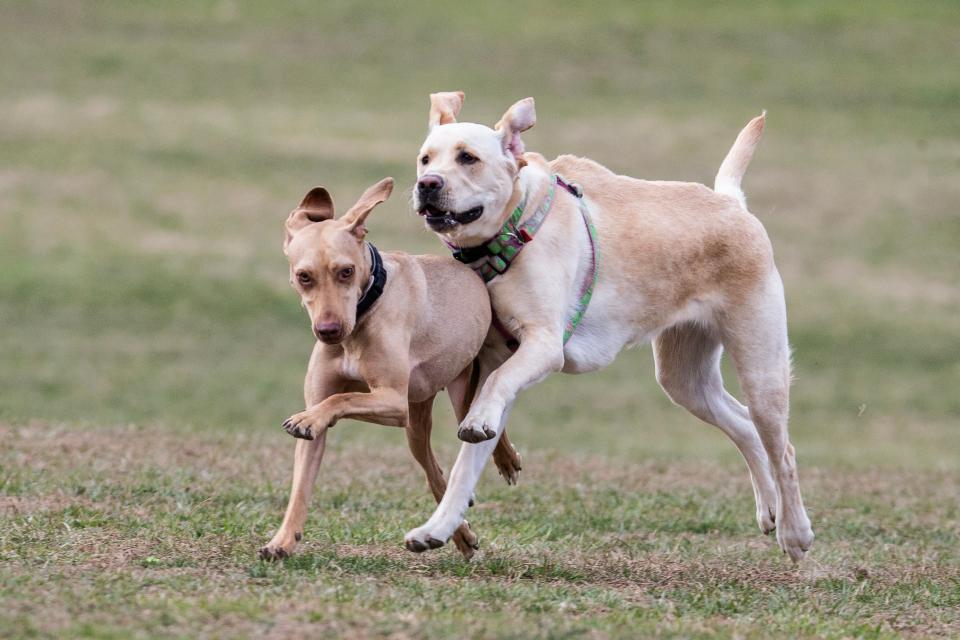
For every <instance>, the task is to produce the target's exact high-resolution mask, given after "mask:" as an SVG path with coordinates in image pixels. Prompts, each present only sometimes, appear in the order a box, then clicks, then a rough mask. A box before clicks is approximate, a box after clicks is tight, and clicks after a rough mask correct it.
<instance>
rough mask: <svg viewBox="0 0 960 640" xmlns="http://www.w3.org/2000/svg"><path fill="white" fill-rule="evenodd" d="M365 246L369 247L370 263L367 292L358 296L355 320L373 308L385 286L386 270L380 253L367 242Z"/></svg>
mask: <svg viewBox="0 0 960 640" xmlns="http://www.w3.org/2000/svg"><path fill="white" fill-rule="evenodd" d="M367 246H368V247H370V262H371V263H372V264H371V267H370V283H369V284H368V285H367V290H366V291H364V292H363V295H362V296H360V299H359V300H358V301H357V318H360V316H362V315H363V314H364V313H366V312H367V310H368V309H369V308H370V307H372V306H373V303H374V302H376V301H377V300H378V299H379V298H380V295H381V294H382V293H383V288H384V287H385V286H386V284H387V270H386V269H384V268H383V258H381V257H380V252H379V251H377V248H376V247H375V246H373V243H370V242H368V243H367Z"/></svg>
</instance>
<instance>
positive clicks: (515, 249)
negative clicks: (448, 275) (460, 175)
mask: <svg viewBox="0 0 960 640" xmlns="http://www.w3.org/2000/svg"><path fill="white" fill-rule="evenodd" d="M558 185H559V186H560V187H561V188H563V189H564V190H566V191H567V192H569V193H570V194H571V195H572V196H574V197H575V198H576V199H577V207H578V208H579V209H580V216H581V217H582V218H583V223H584V225H585V227H586V229H587V235H588V237H589V239H590V270H589V273H588V276H587V279H586V280H585V281H584V283H583V285H582V286H581V288H580V296H579V298H578V300H577V306H576V309H575V310H574V312H573V313H572V314H571V315H570V317H569V318H567V322H566V325H565V327H564V332H563V343H564V344H566V343H567V342H568V341H569V340H570V338H571V337H572V336H573V332H574V331H576V329H577V326H578V325H579V324H580V322H581V320H583V314H584V313H586V310H587V307H588V306H589V304H590V299H591V298H592V297H593V289H594V287H595V286H596V284H597V278H598V277H599V273H600V269H599V251H598V250H597V231H596V228H595V226H594V224H593V218H592V216H591V215H590V209H589V207H588V206H587V203H586V202H585V201H584V199H583V189H581V188H580V186H579V185H577V184H575V183H571V182H567V181H566V180H564V179H563V178H562V177H560V176H559V175H556V174H554V175H551V176H550V184H549V185H548V188H547V196H546V197H545V198H544V200H543V202H542V203H541V204H540V206H539V207H537V210H536V211H535V212H534V213H533V215H532V216H530V217H529V218H528V219H527V220H526V221H525V222H524V223H523V224H520V219H521V218H522V217H523V211H524V207H525V206H526V200H525V199H524V201H523V202H521V203H520V204H519V205H517V207H516V208H515V209H514V211H513V213H512V214H511V215H510V217H509V218H508V219H507V221H506V222H505V223H504V225H503V226H502V227H501V228H500V231H499V232H498V233H497V235H495V236H494V237H493V238H491V239H490V240H487V241H486V242H485V243H483V244H481V245H479V246H476V247H467V248H460V247H457V246H455V245H452V244H449V243H448V245H447V246H448V247H449V248H450V250H451V251H453V257H454V258H456V259H457V260H459V261H460V262H463V263H465V264H467V265H469V266H470V268H472V269H473V270H474V271H475V272H476V273H477V275H479V276H480V277H481V278H483V281H484V282H490V281H491V280H493V279H494V278H496V277H497V276H498V275H500V274H502V273H505V272H506V271H507V269H509V268H510V265H511V264H512V263H513V260H514V259H515V258H516V257H517V254H519V253H520V251H521V250H522V249H523V247H524V246H525V245H526V244H527V243H529V242H530V241H532V240H533V238H534V236H535V235H536V233H537V231H539V230H540V227H541V225H543V222H544V220H546V218H547V214H548V213H550V209H551V208H552V207H553V201H554V197H555V195H556V187H557V186H558ZM492 324H493V327H494V328H495V329H496V330H497V332H498V333H500V335H502V336H503V338H504V340H506V342H507V347H508V348H509V349H510V350H511V351H516V350H517V348H518V347H519V346H520V342H519V341H518V340H517V339H516V337H515V336H514V335H513V334H512V333H511V332H510V330H509V329H507V327H506V326H504V324H503V323H502V322H501V321H500V319H499V318H498V317H497V315H496V313H494V315H493V320H492Z"/></svg>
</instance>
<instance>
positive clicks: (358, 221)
mask: <svg viewBox="0 0 960 640" xmlns="http://www.w3.org/2000/svg"><path fill="white" fill-rule="evenodd" d="M392 191H393V178H384V179H383V180H381V181H380V182H378V183H377V184H375V185H373V186H372V187H370V188H368V189H367V190H366V191H364V192H363V195H362V196H360V199H359V200H357V203H356V204H355V205H353V206H352V207H350V210H349V211H347V212H346V213H345V214H343V217H342V218H340V219H341V220H342V221H343V222H344V223H346V225H347V231H349V232H350V233H352V234H353V235H355V236H357V238H358V239H360V240H363V238H364V236H366V235H367V227H366V224H365V223H366V220H367V216H368V215H370V212H371V211H373V208H374V207H375V206H377V205H378V204H380V203H381V202H383V201H384V200H386V199H387V198H389V197H390V193H391V192H392Z"/></svg>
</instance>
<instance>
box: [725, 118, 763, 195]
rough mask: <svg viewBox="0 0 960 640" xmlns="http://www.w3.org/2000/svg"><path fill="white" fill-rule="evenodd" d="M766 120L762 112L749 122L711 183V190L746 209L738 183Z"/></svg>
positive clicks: (745, 170) (741, 178) (751, 156)
mask: <svg viewBox="0 0 960 640" xmlns="http://www.w3.org/2000/svg"><path fill="white" fill-rule="evenodd" d="M766 119H767V112H766V111H764V112H763V113H761V114H760V115H759V116H757V117H756V118H754V119H753V120H751V121H750V122H749V123H748V124H747V126H745V127H744V128H743V131H741V132H740V135H738V136H737V140H736V142H734V143H733V147H731V148H730V152H729V153H727V157H726V158H724V159H723V164H721V165H720V170H719V171H718V172H717V177H716V179H715V180H714V181H713V190H714V191H716V192H717V193H722V194H724V195H727V196H732V197H734V198H736V199H737V201H738V202H739V203H740V204H741V205H742V206H743V207H744V208H746V206H747V201H746V199H745V198H744V197H743V190H741V189H740V181H741V180H743V174H744V173H746V172H747V166H748V165H749V164H750V159H751V158H753V151H754V149H756V148H757V143H759V142H760V136H761V135H763V123H764V121H765V120H766Z"/></svg>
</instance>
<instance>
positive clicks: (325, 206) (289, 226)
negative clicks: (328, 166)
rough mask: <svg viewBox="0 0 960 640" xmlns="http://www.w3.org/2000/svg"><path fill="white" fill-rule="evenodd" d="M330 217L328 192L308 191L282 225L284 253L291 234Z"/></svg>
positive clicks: (330, 201)
mask: <svg viewBox="0 0 960 640" xmlns="http://www.w3.org/2000/svg"><path fill="white" fill-rule="evenodd" d="M332 217H333V198H331V197H330V192H329V191H327V190H326V189H325V188H323V187H314V188H313V189H310V191H308V192H307V195H305V196H303V200H301V201H300V206H298V207H297V208H296V209H294V210H293V211H292V212H291V213H290V215H289V216H287V221H286V222H285V223H284V225H283V228H284V231H285V236H284V239H283V250H284V252H286V250H287V245H289V244H290V240H292V239H293V234H295V233H296V232H297V231H299V230H300V229H303V228H304V227H305V226H307V225H308V224H310V223H312V222H321V221H323V220H329V219H331V218H332Z"/></svg>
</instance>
